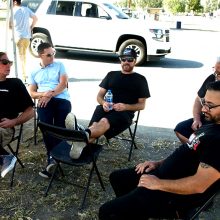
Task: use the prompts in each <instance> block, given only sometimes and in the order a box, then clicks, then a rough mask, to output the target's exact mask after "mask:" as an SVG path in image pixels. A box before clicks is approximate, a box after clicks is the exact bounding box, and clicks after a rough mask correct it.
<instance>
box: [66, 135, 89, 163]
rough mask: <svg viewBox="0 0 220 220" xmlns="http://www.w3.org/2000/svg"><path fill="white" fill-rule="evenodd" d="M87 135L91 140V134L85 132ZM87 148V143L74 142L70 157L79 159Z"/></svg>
mask: <svg viewBox="0 0 220 220" xmlns="http://www.w3.org/2000/svg"><path fill="white" fill-rule="evenodd" d="M85 133H86V135H87V138H88V139H89V133H88V132H85ZM85 147H86V144H85V142H72V147H71V150H70V153H69V155H70V157H71V158H72V159H79V157H80V155H81V153H82V151H83V149H84V148H85Z"/></svg>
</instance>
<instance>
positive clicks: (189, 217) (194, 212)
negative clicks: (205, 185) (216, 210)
mask: <svg viewBox="0 0 220 220" xmlns="http://www.w3.org/2000/svg"><path fill="white" fill-rule="evenodd" d="M219 192H220V180H217V181H216V182H215V183H214V184H213V185H212V186H211V192H210V194H209V196H208V197H207V198H206V200H205V201H203V203H202V204H200V205H199V206H198V207H196V208H193V209H191V210H189V211H188V212H187V214H186V216H185V217H184V219H185V220H194V219H197V218H198V217H199V215H200V213H201V212H202V211H204V210H206V209H207V208H209V206H210V204H212V202H213V200H214V198H215V197H216V195H218V193H219Z"/></svg>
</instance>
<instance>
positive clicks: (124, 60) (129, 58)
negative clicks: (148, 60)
mask: <svg viewBox="0 0 220 220" xmlns="http://www.w3.org/2000/svg"><path fill="white" fill-rule="evenodd" d="M121 61H122V62H126V61H127V62H129V63H131V62H133V61H134V58H133V57H127V58H121Z"/></svg>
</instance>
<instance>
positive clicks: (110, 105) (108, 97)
mask: <svg viewBox="0 0 220 220" xmlns="http://www.w3.org/2000/svg"><path fill="white" fill-rule="evenodd" d="M105 101H106V102H108V109H109V110H112V109H113V94H112V91H111V90H110V89H109V90H108V91H107V93H106V94H105Z"/></svg>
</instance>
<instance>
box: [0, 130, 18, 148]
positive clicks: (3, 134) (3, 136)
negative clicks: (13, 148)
mask: <svg viewBox="0 0 220 220" xmlns="http://www.w3.org/2000/svg"><path fill="white" fill-rule="evenodd" d="M14 132H15V130H14V128H1V127H0V147H5V146H6V145H7V144H9V143H10V142H11V140H12V138H13V136H14Z"/></svg>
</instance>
